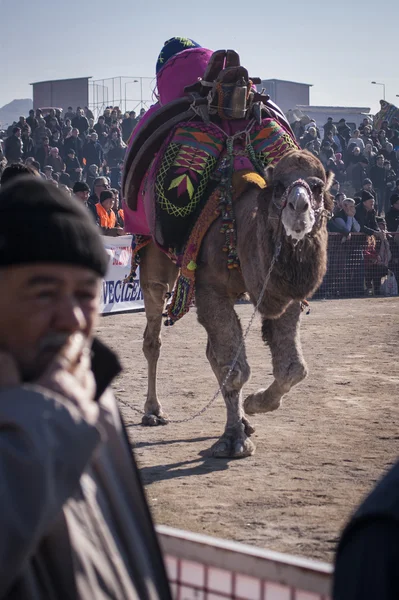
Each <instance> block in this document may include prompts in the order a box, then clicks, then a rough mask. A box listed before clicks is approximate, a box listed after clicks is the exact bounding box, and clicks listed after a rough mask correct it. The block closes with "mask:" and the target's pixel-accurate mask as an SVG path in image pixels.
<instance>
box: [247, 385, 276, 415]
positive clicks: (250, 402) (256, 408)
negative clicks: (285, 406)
mask: <svg viewBox="0 0 399 600" xmlns="http://www.w3.org/2000/svg"><path fill="white" fill-rule="evenodd" d="M280 406H281V399H280V398H272V397H270V396H268V394H267V390H260V391H259V392H256V394H250V395H249V396H247V397H246V398H245V400H244V411H245V412H246V414H247V415H255V414H256V413H267V412H272V411H273V410H277V409H278V408H279V407H280Z"/></svg>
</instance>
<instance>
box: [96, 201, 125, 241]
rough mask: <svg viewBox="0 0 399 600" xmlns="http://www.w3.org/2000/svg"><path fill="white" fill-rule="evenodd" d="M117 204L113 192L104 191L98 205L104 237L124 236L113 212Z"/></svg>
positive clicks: (97, 209) (99, 219)
mask: <svg viewBox="0 0 399 600" xmlns="http://www.w3.org/2000/svg"><path fill="white" fill-rule="evenodd" d="M114 204H115V198H114V194H113V192H112V191H111V190H104V191H103V192H101V195H100V202H98V203H97V204H96V211H97V215H98V221H99V225H100V227H101V232H102V233H103V234H104V235H109V236H117V235H123V229H122V227H120V226H119V225H118V223H117V218H116V215H115V212H114V211H113V210H112V209H113V207H114Z"/></svg>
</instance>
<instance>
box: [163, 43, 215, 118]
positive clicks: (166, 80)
mask: <svg viewBox="0 0 399 600" xmlns="http://www.w3.org/2000/svg"><path fill="white" fill-rule="evenodd" d="M212 54H213V51H212V50H207V48H188V49H187V50H183V52H179V53H178V54H176V55H175V56H173V57H172V58H170V59H169V60H168V62H167V63H166V64H165V66H164V67H162V69H161V70H160V71H159V73H158V75H157V88H158V95H159V102H160V104H161V105H162V106H164V105H165V104H167V103H168V102H171V101H172V100H176V99H177V98H183V97H184V88H185V87H186V86H188V85H191V84H193V83H196V81H198V79H199V78H201V77H203V76H204V73H205V70H206V67H207V66H208V63H209V59H210V58H211V56H212Z"/></svg>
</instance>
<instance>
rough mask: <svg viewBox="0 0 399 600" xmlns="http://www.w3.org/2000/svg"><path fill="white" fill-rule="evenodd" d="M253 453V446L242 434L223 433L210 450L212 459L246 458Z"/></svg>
mask: <svg viewBox="0 0 399 600" xmlns="http://www.w3.org/2000/svg"><path fill="white" fill-rule="evenodd" d="M254 453H255V446H254V444H253V443H252V442H251V440H250V439H249V438H248V437H247V436H246V435H245V433H243V432H239V433H238V432H235V433H234V434H227V433H224V434H223V435H222V437H221V438H219V440H218V441H217V442H216V444H214V445H213V446H212V448H211V454H212V456H213V457H214V458H246V457H247V456H252V454H254Z"/></svg>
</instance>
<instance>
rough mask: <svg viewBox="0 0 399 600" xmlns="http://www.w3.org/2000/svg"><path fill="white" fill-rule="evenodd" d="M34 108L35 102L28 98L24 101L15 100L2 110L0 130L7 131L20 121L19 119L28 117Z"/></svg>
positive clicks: (0, 112)
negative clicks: (6, 129)
mask: <svg viewBox="0 0 399 600" xmlns="http://www.w3.org/2000/svg"><path fill="white" fill-rule="evenodd" d="M32 107H33V100H31V99H30V98H26V99H23V100H13V101H12V102H10V103H9V104H6V105H5V106H3V107H2V108H0V129H5V128H6V127H8V126H9V125H12V123H14V121H18V120H19V117H22V116H23V117H27V116H28V114H29V111H30V109H31V108H32Z"/></svg>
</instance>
